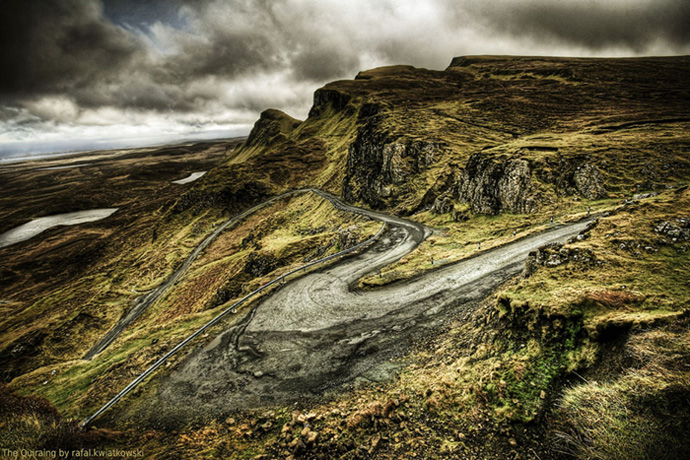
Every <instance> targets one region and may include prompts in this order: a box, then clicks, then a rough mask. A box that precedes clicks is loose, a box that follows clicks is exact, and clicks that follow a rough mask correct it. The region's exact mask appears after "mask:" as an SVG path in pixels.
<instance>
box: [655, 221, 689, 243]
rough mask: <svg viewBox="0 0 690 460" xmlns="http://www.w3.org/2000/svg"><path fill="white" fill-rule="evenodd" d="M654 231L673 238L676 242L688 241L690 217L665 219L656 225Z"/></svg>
mask: <svg viewBox="0 0 690 460" xmlns="http://www.w3.org/2000/svg"><path fill="white" fill-rule="evenodd" d="M654 231H655V232H656V233H659V234H661V235H665V236H668V237H670V238H672V240H673V241H674V242H675V241H688V240H690V219H689V218H687V217H678V218H676V219H674V220H673V221H669V220H665V221H663V222H660V223H659V224H658V225H657V226H656V227H654Z"/></svg>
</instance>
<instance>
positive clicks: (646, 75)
mask: <svg viewBox="0 0 690 460" xmlns="http://www.w3.org/2000/svg"><path fill="white" fill-rule="evenodd" d="M688 75H690V58H689V57H667V58H636V59H577V58H540V57H510V56H468V57H462V58H456V59H454V60H453V61H452V62H451V65H450V66H449V67H448V68H447V69H446V70H443V71H431V70H426V69H417V68H413V67H409V66H392V67H385V68H379V69H373V70H369V71H366V72H361V73H360V74H358V75H357V77H356V78H355V79H354V80H346V81H339V82H334V83H330V84H328V85H326V86H325V87H323V88H321V89H319V90H317V91H316V93H315V94H314V104H313V107H312V109H311V111H310V113H309V117H308V118H307V119H306V120H304V121H299V120H295V119H293V118H292V117H290V116H288V115H286V114H284V113H282V112H280V111H277V110H267V111H265V112H264V113H263V114H262V115H261V118H260V119H259V120H258V121H257V123H256V125H255V127H254V129H253V130H252V133H251V135H250V136H249V138H248V139H247V141H246V142H245V143H244V144H243V145H241V146H240V147H238V148H237V149H233V150H229V151H228V152H227V154H226V155H225V156H224V158H223V160H222V162H221V163H220V164H219V165H218V166H216V167H215V168H213V169H212V170H211V171H209V173H208V174H206V175H205V176H204V177H203V178H201V179H200V180H199V181H198V182H196V183H195V184H194V185H192V186H189V187H187V188H185V192H184V193H182V194H181V195H180V196H179V197H175V198H174V199H173V198H171V197H170V196H169V195H164V198H165V199H162V198H161V199H160V200H159V201H156V203H158V206H157V207H156V208H155V209H156V212H155V214H154V216H153V217H151V216H149V217H146V218H142V220H137V221H136V222H134V223H131V225H132V226H133V227H132V228H131V229H130V230H131V231H130V230H128V231H127V232H126V233H123V234H117V233H115V232H114V231H112V230H111V229H107V230H108V232H107V234H104V236H108V237H110V238H112V240H113V241H114V243H112V245H111V246H106V247H105V249H104V250H103V251H102V253H98V254H97V255H94V256H93V259H94V260H97V261H98V263H97V264H96V265H94V271H93V273H91V274H89V275H88V276H87V275H86V274H84V273H83V272H81V271H75V272H74V273H72V274H70V275H69V276H68V275H65V276H64V277H63V278H61V280H69V283H65V284H57V283H55V284H51V281H50V280H49V279H48V278H47V277H45V278H41V279H40V280H39V281H40V282H41V283H46V284H45V286H49V287H50V289H48V290H43V291H41V290H40V289H39V287H40V286H42V285H41V284H40V283H39V284H36V286H35V289H34V287H32V288H31V289H26V288H25V286H24V284H23V283H22V282H21V280H20V279H19V278H17V277H18V276H19V275H20V273H21V272H22V270H23V269H24V268H25V267H27V266H28V265H27V264H28V262H27V259H25V258H24V257H29V255H19V254H17V255H13V257H17V259H16V261H17V265H12V266H11V267H9V268H3V272H2V276H3V277H4V278H0V281H2V280H5V282H6V283H7V286H9V289H10V290H8V291H7V298H8V299H9V300H10V302H9V303H4V304H0V308H1V309H2V311H3V313H6V319H5V320H4V322H2V323H1V324H2V326H3V331H4V332H3V333H2V334H1V335H0V349H1V350H3V356H4V357H3V358H2V359H3V362H2V364H3V372H4V373H5V380H7V381H9V380H11V383H10V385H9V388H7V387H2V388H0V391H1V392H2V395H4V396H2V397H0V403H2V401H16V402H17V405H18V406H20V407H19V409H17V411H18V412H17V414H16V415H17V416H16V417H6V419H5V420H0V423H4V424H5V425H3V426H7V427H10V428H11V429H9V430H8V433H10V434H9V435H6V436H5V437H4V438H1V439H0V440H5V441H6V444H8V443H9V444H8V445H19V444H18V443H21V442H23V441H22V440H26V438H27V437H26V435H25V433H26V432H27V430H29V431H30V427H31V426H36V427H40V428H37V430H38V431H39V432H41V433H44V434H45V436H43V437H42V438H41V439H39V440H38V441H35V442H34V444H32V445H36V446H37V447H41V446H43V445H48V444H49V443H50V442H52V441H50V440H54V439H55V438H56V436H62V435H63V434H64V433H67V434H69V433H73V432H74V426H73V424H72V425H70V423H69V422H66V421H64V420H63V419H61V418H60V417H59V416H58V415H57V414H56V413H55V412H54V410H53V409H52V408H51V406H50V405H48V404H47V403H46V401H45V400H43V399H40V398H41V397H45V398H47V401H49V402H50V404H52V405H53V406H56V407H57V408H59V409H60V411H61V412H62V414H63V415H66V416H68V417H72V416H83V415H84V414H85V413H86V412H87V411H88V410H91V409H93V408H95V407H96V406H98V404H100V403H102V402H104V401H105V400H107V398H108V397H110V396H111V395H112V394H113V393H114V392H115V390H116V389H118V388H120V387H122V386H124V385H125V384H126V383H127V382H128V381H129V380H131V379H132V378H133V377H134V376H135V375H137V374H138V373H139V372H141V370H142V369H143V368H144V366H145V365H146V364H150V363H151V362H152V361H153V360H154V359H155V357H157V356H159V355H160V354H161V353H163V352H164V350H167V349H169V348H170V347H171V346H172V345H173V344H174V343H176V341H178V340H179V339H180V338H182V337H184V335H186V334H187V333H188V332H189V331H191V330H193V329H194V328H195V327H198V326H199V325H201V324H203V323H204V322H205V321H207V320H208V319H209V318H210V317H212V315H213V314H215V313H217V312H218V311H220V310H221V309H222V308H224V307H225V306H227V305H228V304H229V302H232V301H233V300H234V299H236V298H238V297H239V296H241V295H242V294H243V293H246V292H249V291H250V290H251V289H252V288H254V287H256V286H258V285H259V284H261V283H262V282H263V281H265V280H266V279H269V278H271V277H274V276H276V275H277V274H280V273H283V272H284V271H286V270H288V269H289V267H292V266H295V264H299V263H301V262H303V261H304V260H305V259H312V258H314V257H318V256H320V255H324V254H328V253H331V252H334V251H336V250H337V249H338V248H339V247H342V246H343V245H346V244H353V243H354V242H356V241H360V240H362V239H363V238H365V237H366V235H369V234H371V233H373V232H374V231H375V230H376V229H375V225H374V224H373V223H371V222H369V223H367V222H363V221H361V220H360V219H359V218H354V217H352V216H351V215H343V214H341V213H338V212H336V211H334V210H332V208H330V207H329V206H328V205H327V204H326V203H324V202H323V201H322V200H321V199H316V198H315V197H313V196H302V197H298V198H293V199H292V200H290V201H289V202H286V203H281V204H279V205H276V206H274V207H272V208H270V209H265V210H263V211H261V212H260V213H258V214H256V215H254V216H252V217H250V218H248V219H247V220H246V221H243V222H242V223H241V224H239V225H238V226H237V227H235V228H233V229H232V230H231V231H228V232H227V233H226V234H223V235H222V236H221V237H219V238H218V239H217V240H216V241H215V242H214V243H213V245H212V246H210V247H209V248H208V249H207V251H206V252H205V253H204V255H203V256H202V257H200V258H199V259H198V260H197V261H196V262H195V263H194V265H193V266H192V267H191V269H190V270H189V272H188V274H187V275H186V276H185V277H184V279H182V280H181V281H180V283H179V284H178V286H177V287H176V288H175V289H174V290H173V291H172V292H171V293H170V294H169V295H168V296H166V297H165V298H164V299H162V300H161V301H160V302H158V303H157V304H156V305H154V306H153V307H152V308H151V310H150V311H149V312H147V313H146V314H145V315H144V316H142V317H141V318H139V320H138V321H137V322H136V323H135V324H133V325H132V327H131V328H130V329H128V330H127V331H126V332H125V334H123V336H122V337H120V338H119V339H118V340H117V341H116V342H115V343H114V344H113V345H112V346H111V348H109V349H108V350H106V352H104V353H102V354H101V355H99V356H98V357H97V358H96V359H94V360H93V361H90V362H83V361H80V360H79V359H78V358H79V357H80V356H81V354H83V352H84V351H85V350H86V349H88V347H89V346H90V344H92V343H93V342H94V341H95V340H97V338H98V337H100V336H101V335H102V334H103V333H104V332H105V331H106V330H107V329H108V328H109V327H110V326H111V325H112V324H114V322H115V321H116V320H117V318H119V317H120V315H121V314H122V312H123V311H125V309H126V308H128V306H129V305H130V304H131V301H132V300H133V299H134V298H135V297H136V296H137V295H138V294H139V293H140V292H141V291H145V290H147V289H150V288H152V287H153V286H155V285H157V284H158V283H159V282H160V281H161V280H162V279H164V278H165V277H166V276H167V275H168V274H169V273H171V272H172V270H174V267H176V266H177V264H179V263H180V262H181V261H182V260H183V259H184V257H185V256H186V255H187V254H188V253H189V252H190V251H191V249H192V248H193V247H194V246H195V245H196V244H197V243H198V242H199V241H201V239H202V238H203V237H204V236H205V235H206V234H208V232H210V231H211V230H212V229H213V228H214V226H215V225H217V224H218V223H219V222H220V221H222V220H223V219H224V218H227V216H228V215H232V214H235V213H237V212H239V211H241V210H242V209H245V208H247V207H248V206H249V205H251V204H254V203H257V202H259V201H261V200H263V199H265V198H268V197H270V196H274V195H276V194H278V193H281V192H284V191H286V190H290V189H294V188H299V187H304V186H315V187H319V188H322V189H325V190H328V191H330V192H333V193H335V194H337V195H340V196H342V197H343V198H344V199H345V200H347V201H350V202H353V203H357V204H359V205H360V206H363V207H368V208H373V209H380V210H383V211H385V212H389V213H395V214H399V215H405V216H408V217H409V218H410V219H412V220H416V221H419V222H422V223H425V224H426V225H428V226H430V227H433V228H434V229H435V230H436V231H435V232H434V234H433V235H432V236H431V237H430V238H429V239H428V240H427V241H425V242H424V243H423V244H421V245H420V246H419V247H418V248H417V249H416V250H415V251H414V252H412V253H411V254H409V255H408V256H406V257H404V258H403V259H401V260H400V261H398V262H396V263H395V264H393V265H391V266H389V267H386V268H384V269H383V270H382V271H381V273H380V274H376V275H372V276H369V277H365V278H364V279H362V280H361V281H360V287H361V288H366V289H369V288H372V289H375V288H376V287H377V286H379V285H381V284H387V283H392V282H397V281H401V280H405V279H409V278H411V277H414V276H420V275H422V274H423V273H424V272H425V271H429V270H434V269H436V268H437V267H439V266H442V265H444V264H448V263H452V262H454V261H457V260H459V259H462V258H465V257H468V256H471V255H473V254H475V253H477V252H478V251H480V250H486V249H489V248H493V247H497V246H500V245H502V244H505V243H507V242H510V241H513V240H515V239H519V238H522V237H524V236H527V235H529V234H530V233H533V232H536V231H540V230H544V229H547V228H549V227H552V226H555V225H558V224H560V223H562V222H568V221H574V220H579V219H581V218H583V217H585V216H587V215H588V214H592V213H597V214H598V215H600V217H599V219H598V220H597V223H596V224H595V225H593V226H592V227H591V228H590V229H589V230H588V231H587V232H586V233H585V234H584V235H582V236H580V237H579V238H577V239H574V240H572V241H570V242H568V243H566V244H564V245H558V246H550V247H546V248H542V249H540V250H539V251H537V252H536V253H534V254H532V255H531V256H530V259H529V260H528V263H527V265H526V268H525V271H524V272H523V274H522V275H521V276H520V277H518V278H516V279H514V280H512V281H510V282H508V283H507V284H506V285H504V286H502V287H501V288H500V289H499V291H498V292H496V293H495V294H493V295H492V296H491V297H489V298H487V299H485V301H484V302H482V303H480V304H476V305H473V306H472V308H470V309H469V310H468V311H463V312H459V313H458V317H457V318H456V320H455V321H454V322H452V323H451V324H447V325H445V326H444V328H443V330H441V331H439V333H438V335H437V336H436V337H434V338H425V339H423V340H422V339H419V340H418V341H417V338H415V337H410V343H413V344H414V350H415V351H413V352H412V353H410V354H409V355H407V356H405V357H403V358H401V361H400V363H399V364H401V366H402V368H403V371H402V372H401V373H400V374H399V375H398V376H397V377H396V378H395V379H393V380H391V381H387V382H383V383H376V384H373V383H372V384H362V385H359V384H358V385H353V387H352V389H351V391H350V392H347V393H344V394H341V395H337V396H333V397H331V398H330V399H324V400H323V401H317V402H309V403H298V404H297V405H296V406H280V407H272V408H268V409H265V410H255V411H246V412H239V413H237V414H235V415H233V416H232V417H230V418H228V419H226V420H216V421H214V422H212V423H211V424H206V425H203V426H198V425H189V426H187V427H185V428H183V429H182V430H180V431H175V432H169V431H166V430H164V429H158V428H156V427H147V428H146V432H145V433H143V434H142V433H140V430H139V428H138V427H131V426H129V425H122V426H119V425H117V426H115V428H116V429H117V430H121V431H113V432H104V431H103V430H97V431H94V432H93V433H91V435H93V436H95V437H96V438H97V439H96V440H94V439H93V438H84V437H82V436H79V435H75V436H74V437H69V438H68V444H72V445H89V443H94V442H96V443H100V445H108V446H113V447H123V446H129V447H131V446H138V447H142V448H144V449H145V451H146V452H147V456H149V457H150V458H169V457H170V456H174V457H179V458H218V457H223V458H238V459H239V458H259V459H261V458H289V457H290V456H294V457H295V458H411V457H416V458H447V457H451V458H478V459H503V458H518V457H519V458H542V459H544V458H569V457H575V458H581V459H599V458H601V459H608V458H621V459H623V458H626V459H647V458H655V459H666V458H668V459H675V458H681V457H682V456H683V455H684V453H685V452H687V451H688V449H690V445H688V442H687V440H688V439H690V436H689V435H690V433H689V432H688V429H687V426H688V421H689V420H690V406H688V400H687V394H688V393H689V392H690V378H689V375H690V373H689V371H688V367H687V366H688V362H689V361H688V352H687V349H688V345H690V335H689V334H690V322H689V320H688V318H689V317H690V316H688V315H689V313H688V311H690V305H689V302H690V297H689V294H688V293H689V291H688V286H690V277H689V275H688V273H690V261H689V260H688V249H689V247H690V246H689V245H690V233H689V232H690V215H688V211H687V210H688V209H690V192H689V191H688V185H689V184H690V134H688V133H690V88H689V87H688V85H687V81H688ZM147 209H148V208H147ZM142 215H143V214H142ZM147 215H148V214H147ZM15 217H16V219H19V220H21V219H20V217H21V216H15ZM15 217H12V218H13V219H14V218H15ZM135 230H136V231H135ZM98 241H101V240H100V239H98ZM67 243H69V241H67ZM118 248H119V250H117V249H118ZM41 249H42V248H37V249H36V250H41ZM75 257H76V256H75ZM13 260H14V259H13ZM13 263H14V262H13ZM77 265H78V264H77V263H76V262H75V261H71V262H69V263H68V264H66V266H67V267H68V268H69V267H75V266H77ZM53 266H54V264H53ZM46 267H48V266H47V265H46ZM48 268H50V267H48ZM46 270H47V269H46ZM39 292H45V293H46V295H45V296H44V297H43V298H39V297H38V294H37V293H39ZM3 295H5V294H3ZM27 295H28V297H27V298H25V299H22V296H27ZM77 306H79V308H76V307H77ZM228 324H229V323H228ZM228 324H225V325H223V326H224V327H227V326H228ZM77 338H80V339H77ZM14 350H19V351H18V352H16V353H15V351H14ZM8 351H9V353H7V352H8ZM12 353H14V354H12ZM174 366H175V362H174V363H173V364H171V367H173V368H174ZM54 371H55V372H54ZM165 372H166V371H165V370H164V371H163V373H165ZM44 382H45V383H44ZM156 385H157V381H156V377H154V379H153V380H152V381H150V382H149V385H147V387H146V388H145V389H143V390H141V391H140V392H137V393H134V394H132V395H131V396H130V397H129V398H130V399H129V400H128V401H129V404H128V407H130V408H132V407H134V408H135V407H136V406H137V404H140V403H141V401H143V400H144V399H145V397H146V395H147V394H149V392H154V391H156ZM12 391H14V392H19V393H22V394H25V395H30V396H17V395H16V394H13V393H12ZM3 398H4V399H3ZM11 405H12V404H9V405H7V407H10V406H11ZM32 424H33V425H32ZM27 427H29V428H27ZM67 434H65V436H67ZM69 436H72V435H71V434H70V435H69ZM13 443H14V444H13Z"/></svg>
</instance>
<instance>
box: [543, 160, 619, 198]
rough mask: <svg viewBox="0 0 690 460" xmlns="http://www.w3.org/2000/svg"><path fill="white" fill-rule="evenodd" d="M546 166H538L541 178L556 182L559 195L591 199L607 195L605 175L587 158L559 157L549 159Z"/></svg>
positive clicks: (551, 182)
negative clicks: (553, 160) (555, 159)
mask: <svg viewBox="0 0 690 460" xmlns="http://www.w3.org/2000/svg"><path fill="white" fill-rule="evenodd" d="M544 166H547V167H540V168H538V171H537V175H538V176H539V179H540V180H541V181H543V182H546V183H548V184H554V185H555V186H556V190H557V192H558V194H559V195H561V196H567V195H580V196H582V197H584V198H587V199H589V200H597V199H600V198H605V197H606V188H605V187H604V177H603V176H602V174H601V172H600V171H599V168H597V166H596V165H593V164H591V163H588V161H587V159H586V158H568V159H566V158H563V157H559V158H558V160H557V161H556V162H553V163H552V162H550V161H547V165H544Z"/></svg>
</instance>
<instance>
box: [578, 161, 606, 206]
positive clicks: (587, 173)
mask: <svg viewBox="0 0 690 460" xmlns="http://www.w3.org/2000/svg"><path fill="white" fill-rule="evenodd" d="M573 183H574V184H575V189H577V191H578V193H579V194H580V195H582V196H583V197H585V198H587V199H589V200H596V199H599V198H604V197H606V189H605V188H604V178H603V177H602V175H601V173H600V172H599V169H598V168H597V167H596V166H594V165H592V164H587V163H585V164H583V165H582V166H580V167H578V168H577V169H576V170H575V173H574V174H573Z"/></svg>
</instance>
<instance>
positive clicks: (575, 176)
mask: <svg viewBox="0 0 690 460" xmlns="http://www.w3.org/2000/svg"><path fill="white" fill-rule="evenodd" d="M537 182H542V183H544V184H549V185H552V186H555V191H556V193H557V194H559V195H561V196H568V195H578V196H581V197H583V198H587V199H590V200H594V199H600V198H604V197H605V196H606V189H605V187H604V178H603V176H602V174H601V172H600V171H599V169H598V168H597V167H596V166H595V165H593V164H591V163H587V160H586V159H581V158H574V159H569V160H565V159H562V158H561V159H559V160H558V161H557V162H555V164H554V165H548V164H544V163H542V162H539V163H537V164H531V163H530V162H529V161H527V160H525V159H523V158H520V157H517V158H511V157H509V156H501V157H499V158H492V157H485V156H484V155H482V153H481V152H480V153H475V154H473V155H472V156H471V157H470V159H469V161H468V162H467V164H466V165H465V168H464V169H463V170H462V172H461V173H460V174H459V178H458V183H457V196H458V199H459V201H460V202H464V203H468V204H469V205H470V206H471V208H472V210H473V211H474V212H477V213H480V214H499V213H501V212H511V213H516V214H520V213H531V212H535V211H537V210H538V209H539V206H540V203H541V201H542V198H543V197H542V196H541V193H540V192H539V189H540V187H538V184H537Z"/></svg>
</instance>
